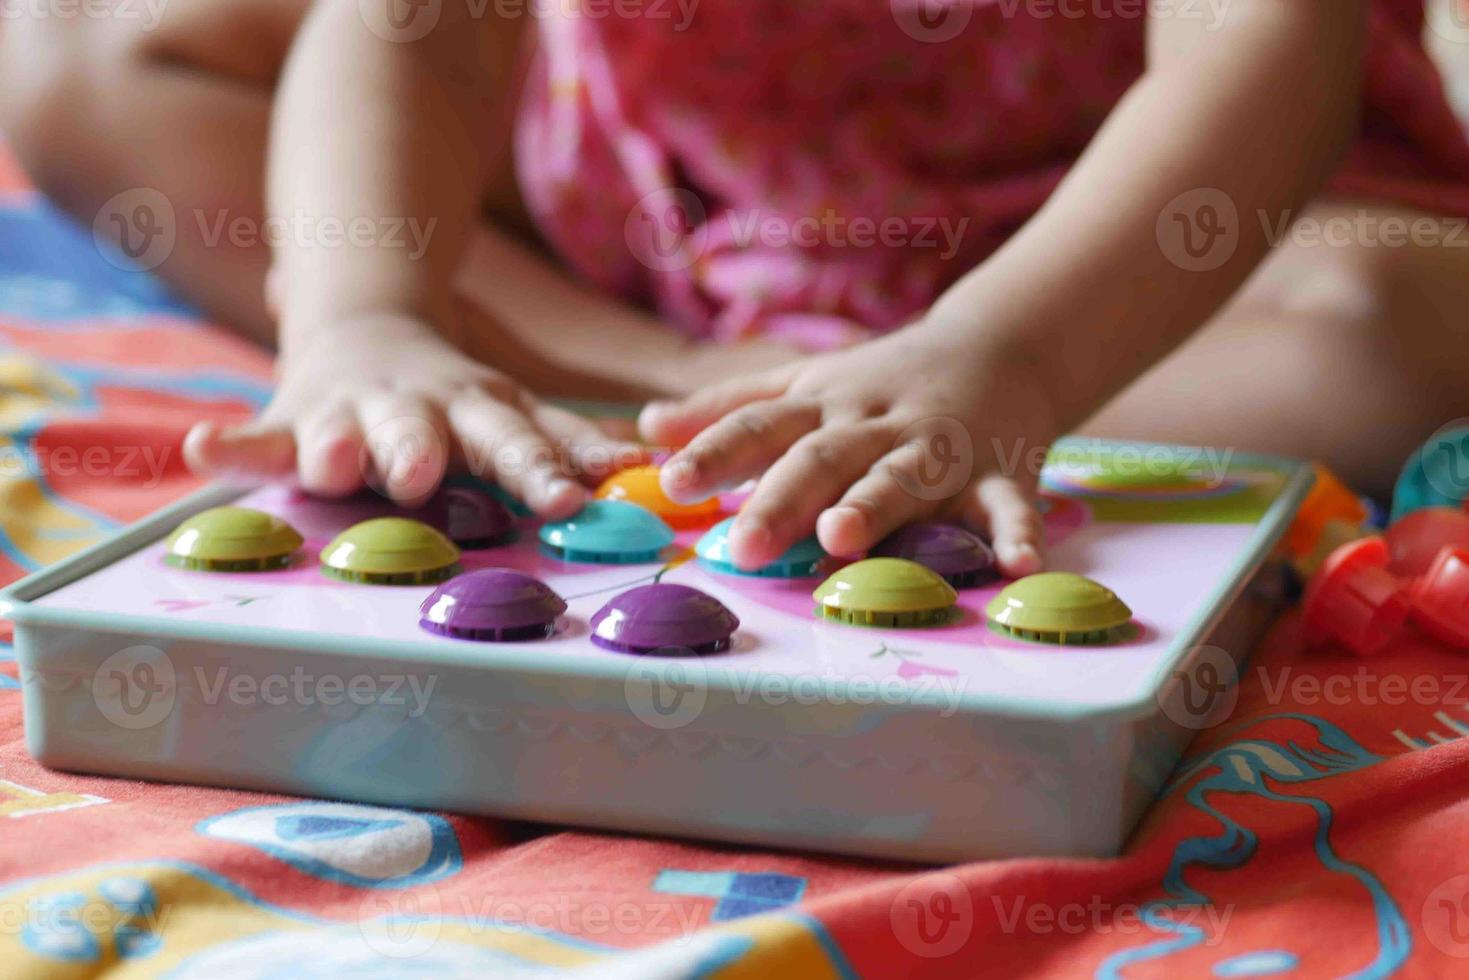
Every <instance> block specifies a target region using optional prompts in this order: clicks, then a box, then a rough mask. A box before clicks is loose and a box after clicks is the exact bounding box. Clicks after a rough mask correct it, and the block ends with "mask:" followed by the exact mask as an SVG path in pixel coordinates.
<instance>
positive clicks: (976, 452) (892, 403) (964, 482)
mask: <svg viewBox="0 0 1469 980" xmlns="http://www.w3.org/2000/svg"><path fill="white" fill-rule="evenodd" d="M640 428H641V430H642V434H643V436H644V438H646V439H648V440H650V441H652V442H654V443H657V444H661V445H674V446H683V445H685V444H686V448H684V449H683V450H681V451H680V452H678V453H677V454H676V455H675V456H674V457H673V458H672V459H670V460H669V461H668V463H667V464H666V465H665V466H664V470H663V489H664V491H665V492H666V493H668V494H669V496H670V497H673V498H674V499H676V500H680V501H689V502H692V501H697V500H703V499H707V498H708V497H710V496H712V495H713V494H715V493H717V492H720V491H722V490H727V489H730V488H732V487H735V486H738V485H739V484H740V483H742V482H744V481H745V480H747V479H749V478H750V477H753V476H757V475H759V474H760V473H761V472H762V471H764V475H763V476H760V480H759V483H758V485H757V486H756V488H755V491H754V493H753V494H751V496H750V498H749V500H748V501H747V502H746V503H745V506H744V507H743V508H742V509H741V511H740V514H739V517H738V519H737V520H736V521H735V526H734V528H733V530H732V531H731V534H730V549H731V552H732V555H733V558H734V560H735V563H736V564H737V565H738V566H739V567H740V568H743V569H746V570H753V569H756V568H759V567H761V566H762V565H765V564H768V563H769V562H771V561H773V560H775V559H776V558H778V557H780V555H781V554H782V553H783V552H784V551H785V550H786V549H787V548H788V547H789V546H790V545H792V544H793V543H795V542H796V541H798V540H800V539H801V538H802V537H804V536H806V535H807V534H809V533H810V532H811V529H812V527H813V526H814V527H815V529H816V533H817V535H818V537H819V538H820V540H821V544H822V547H824V548H825V549H826V550H827V551H828V552H830V553H832V554H835V555H842V556H848V555H855V554H859V553H861V552H863V551H866V550H867V549H869V548H870V547H872V545H874V544H876V543H877V542H878V541H879V540H881V539H882V538H883V537H884V536H886V535H887V534H889V533H890V532H892V531H894V530H896V529H897V528H899V527H901V526H903V525H904V524H909V523H912V522H914V521H920V520H925V519H929V518H935V517H950V518H957V519H960V520H963V521H964V522H965V523H967V524H969V525H971V526H972V527H974V528H976V529H977V530H981V531H985V532H987V533H988V534H989V536H990V538H991V540H992V541H993V542H994V547H995V553H996V557H997V558H998V560H999V564H1000V566H1001V569H1002V570H1003V571H1004V572H1006V573H1007V574H1009V575H1012V576H1021V575H1028V574H1031V573H1033V572H1036V571H1039V569H1040V567H1041V557H1040V547H1041V536H1042V526H1041V518H1040V515H1039V513H1038V512H1037V510H1036V508H1035V503H1034V498H1035V486H1036V482H1037V479H1038V477H1039V473H1038V472H1036V471H1035V466H1034V461H1035V460H1037V459H1039V458H1041V456H1042V453H1043V451H1044V448H1045V447H1047V446H1049V445H1050V442H1051V440H1052V438H1054V437H1055V435H1056V432H1055V422H1054V412H1053V410H1052V408H1051V400H1050V398H1049V397H1048V396H1047V395H1046V392H1045V391H1044V389H1043V387H1042V386H1041V385H1040V384H1038V383H1037V382H1036V380H1035V378H1034V375H1033V374H1032V373H1031V372H1030V371H1029V370H1028V369H1027V368H1026V367H1024V366H1022V364H1021V363H1020V361H1019V360H1018V359H1015V358H1007V357H1005V356H1003V355H1001V354H999V353H997V352H995V351H993V350H990V349H988V348H987V346H986V345H985V343H984V342H983V338H979V337H974V336H959V335H957V332H956V331H953V330H944V329H941V328H940V327H938V326H937V325H933V324H926V323H919V324H915V325H913V326H911V327H908V328H907V329H904V330H901V331H898V332H897V333H894V334H889V335H888V336H886V337H882V338H879V339H877V340H874V341H871V342H869V343H866V344H863V345H862V346H860V347H856V348H853V349H851V350H845V351H839V352H836V353H832V354H822V355H818V356H814V357H810V358H807V359H805V360H801V361H798V362H795V363H792V364H790V365H786V366H783V367H780V368H777V369H775V370H773V371H768V372H764V373H761V374H757V375H753V376H748V377H742V378H737V379H735V380H733V381H729V382H726V383H724V384H721V385H718V386H716V387H714V388H711V389H708V390H706V391H703V392H700V393H699V394H696V395H693V396H690V397H688V398H686V399H683V400H682V401H678V402H654V403H652V404H650V405H649V406H648V407H647V408H646V409H644V411H643V414H642V417H641V419H640ZM767 467H768V469H767Z"/></svg>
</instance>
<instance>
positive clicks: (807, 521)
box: [729, 425, 888, 571]
mask: <svg viewBox="0 0 1469 980" xmlns="http://www.w3.org/2000/svg"><path fill="white" fill-rule="evenodd" d="M887 447H888V439H887V438H886V437H885V436H883V435H880V434H878V433H876V432H875V431H874V430H873V429H872V428H871V427H863V426H860V425H853V426H829V427H827V428H823V429H818V430H817V431H816V432H812V433H810V434H809V435H806V436H803V437H802V438H801V439H800V440H799V441H797V442H796V444H795V445H794V446H792V447H791V449H790V451H789V452H787V453H786V454H785V455H784V456H782V457H781V458H780V459H779V460H778V461H776V463H775V465H773V466H772V467H771V468H770V469H769V470H768V471H767V472H766V473H765V475H764V476H762V477H761V478H760V483H759V485H757V486H756V488H755V492H754V493H752V494H751V495H750V499H749V500H747V501H745V506H744V507H742V508H741V509H740V514H739V517H737V518H736V519H735V524H734V527H733V528H732V529H731V531H730V541H729V544H730V553H731V557H732V558H733V559H734V562H735V565H736V566H737V567H739V568H741V569H744V570H746V571H754V570H755V569H758V568H760V567H761V566H763V565H767V564H769V563H770V562H772V561H774V560H775V559H777V558H779V557H780V556H781V555H782V554H784V553H785V550H786V549H787V548H789V547H790V546H791V545H792V544H795V543H796V542H797V541H799V540H800V539H801V538H803V537H805V536H806V535H807V534H809V533H811V528H812V526H813V525H814V524H815V523H816V517H817V515H818V514H820V513H821V511H822V509H823V508H824V507H826V506H827V505H829V504H830V503H831V502H832V501H834V500H836V499H837V498H838V497H840V496H841V494H842V491H844V490H846V489H847V488H848V487H849V486H850V485H851V484H852V481H853V480H856V479H857V478H858V477H860V476H861V475H862V474H863V473H865V472H867V469H868V467H870V466H871V465H872V463H873V461H874V460H876V459H878V458H879V457H880V456H882V454H883V453H884V452H885V451H886V450H887Z"/></svg>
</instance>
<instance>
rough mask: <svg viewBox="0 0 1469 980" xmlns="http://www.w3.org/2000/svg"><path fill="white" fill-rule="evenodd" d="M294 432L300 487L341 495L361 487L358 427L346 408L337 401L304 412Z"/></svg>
mask: <svg viewBox="0 0 1469 980" xmlns="http://www.w3.org/2000/svg"><path fill="white" fill-rule="evenodd" d="M295 434H296V475H297V479H298V480H299V481H300V483H301V489H303V490H305V491H306V492H307V493H313V494H317V495H318V496H322V497H342V496H346V495H347V494H349V493H354V492H356V491H357V490H360V489H361V488H362V486H363V483H364V482H365V481H364V479H363V471H362V429H361V428H360V427H359V426H358V424H357V416H356V414H355V413H354V412H353V411H352V410H351V409H350V408H348V407H347V406H345V405H339V406H334V407H331V408H328V409H325V410H323V411H320V412H316V413H313V414H311V415H308V416H306V417H304V418H302V419H300V420H298V421H297V423H296V426H295Z"/></svg>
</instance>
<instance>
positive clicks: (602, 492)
mask: <svg viewBox="0 0 1469 980" xmlns="http://www.w3.org/2000/svg"><path fill="white" fill-rule="evenodd" d="M597 498H598V499H599V500H625V501H627V502H628V503H630V504H637V505H638V506H639V507H642V508H644V509H645V510H650V511H652V512H653V513H655V514H657V515H658V516H659V517H661V518H663V520H664V522H665V523H666V524H668V526H669V527H671V528H673V529H674V530H675V531H693V530H700V529H702V528H706V527H710V526H711V525H714V524H717V523H719V520H720V519H721V518H723V517H724V508H722V507H720V506H719V498H717V497H711V498H709V499H708V500H705V501H702V502H700V503H697V504H680V503H675V502H674V501H672V500H670V499H669V498H668V495H667V494H665V493H664V492H663V487H662V486H660V485H659V483H658V467H656V466H634V467H633V468H631V469H627V470H623V471H622V472H621V473H618V474H616V475H614V476H610V477H608V478H607V480H606V481H604V482H603V484H602V485H601V486H600V487H598V488H597Z"/></svg>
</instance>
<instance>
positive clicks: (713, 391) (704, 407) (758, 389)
mask: <svg viewBox="0 0 1469 980" xmlns="http://www.w3.org/2000/svg"><path fill="white" fill-rule="evenodd" d="M789 374H790V371H788V370H777V371H772V372H767V373H764V374H756V375H751V376H749V377H741V378H736V379H734V380H733V381H727V382H725V383H724V384H720V385H715V386H713V387H711V388H706V389H704V390H703V391H700V392H699V393H698V394H696V395H690V396H689V397H687V398H684V399H682V400H680V401H655V402H649V403H648V404H647V405H645V406H644V407H643V411H642V413H641V414H640V415H639V416H638V431H640V432H641V433H642V435H643V438H644V439H646V440H648V442H650V443H652V444H653V445H655V446H684V445H687V444H688V443H689V442H690V441H691V440H693V438H694V437H695V436H697V435H698V434H699V433H700V432H703V431H704V430H705V429H707V428H708V427H709V426H711V425H713V424H714V423H715V422H717V421H719V420H720V419H721V418H723V417H724V416H726V415H728V414H729V413H730V412H733V411H734V410H735V409H737V408H740V407H741V406H744V405H748V404H750V403H751V402H756V401H764V400H766V399H770V398H778V397H779V396H780V395H781V394H783V393H784V392H785V389H786V385H787V383H788V382H789Z"/></svg>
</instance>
